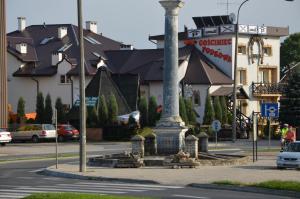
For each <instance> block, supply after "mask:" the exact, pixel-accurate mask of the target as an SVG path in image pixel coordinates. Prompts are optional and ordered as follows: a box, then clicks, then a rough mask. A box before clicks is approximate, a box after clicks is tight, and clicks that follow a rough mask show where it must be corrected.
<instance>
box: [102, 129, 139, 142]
mask: <svg viewBox="0 0 300 199" xmlns="http://www.w3.org/2000/svg"><path fill="white" fill-rule="evenodd" d="M135 135H136V131H135V130H134V129H130V128H129V127H128V126H127V125H118V126H117V125H115V126H105V127H103V139H104V140H106V141H129V140H130V139H131V138H132V137H133V136H135Z"/></svg>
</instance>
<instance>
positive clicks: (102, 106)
mask: <svg viewBox="0 0 300 199" xmlns="http://www.w3.org/2000/svg"><path fill="white" fill-rule="evenodd" d="M107 120H108V110H107V104H106V100H105V97H104V95H101V97H100V100H99V104H98V123H99V125H100V127H104V126H105V125H106V124H107Z"/></svg>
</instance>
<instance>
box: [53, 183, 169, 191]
mask: <svg viewBox="0 0 300 199" xmlns="http://www.w3.org/2000/svg"><path fill="white" fill-rule="evenodd" d="M57 186H61V187H62V186H71V187H87V188H105V187H107V188H113V187H117V188H118V189H131V188H134V189H138V190H143V191H162V190H164V189H162V188H151V187H149V188H148V187H134V186H119V185H118V186H111V185H101V184H99V185H98V184H89V185H87V184H58V185H57Z"/></svg>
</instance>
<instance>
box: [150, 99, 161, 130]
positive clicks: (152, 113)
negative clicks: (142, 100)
mask: <svg viewBox="0 0 300 199" xmlns="http://www.w3.org/2000/svg"><path fill="white" fill-rule="evenodd" d="M158 119H159V115H158V113H157V103H156V99H155V97H154V96H152V97H150V99H149V105H148V122H149V126H155V124H156V122H157V120H158Z"/></svg>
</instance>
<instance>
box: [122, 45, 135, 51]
mask: <svg viewBox="0 0 300 199" xmlns="http://www.w3.org/2000/svg"><path fill="white" fill-rule="evenodd" d="M120 50H133V45H131V44H121V45H120Z"/></svg>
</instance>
